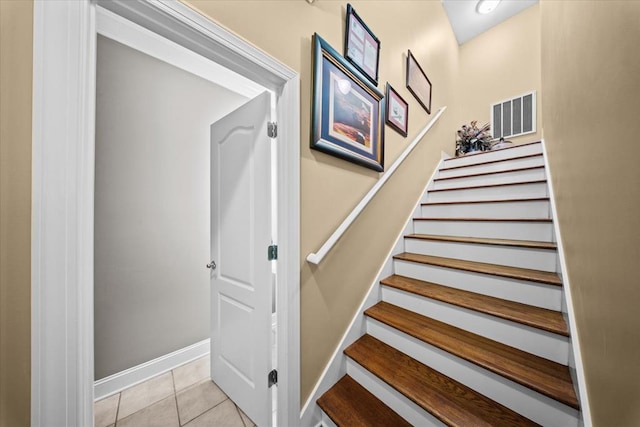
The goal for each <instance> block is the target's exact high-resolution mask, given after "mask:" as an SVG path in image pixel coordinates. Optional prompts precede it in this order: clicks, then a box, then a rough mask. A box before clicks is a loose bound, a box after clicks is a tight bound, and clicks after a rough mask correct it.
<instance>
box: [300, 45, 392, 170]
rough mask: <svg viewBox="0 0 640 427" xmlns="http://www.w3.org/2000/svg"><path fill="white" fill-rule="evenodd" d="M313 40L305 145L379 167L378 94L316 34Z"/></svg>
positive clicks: (380, 113)
mask: <svg viewBox="0 0 640 427" xmlns="http://www.w3.org/2000/svg"><path fill="white" fill-rule="evenodd" d="M313 44H314V48H313V107H312V123H311V148H313V149H316V150H319V151H323V152H325V153H328V154H331V155H334V156H337V157H340V158H343V159H345V160H348V161H350V162H354V163H357V164H359V165H362V166H365V167H368V168H370V169H373V170H376V171H378V172H382V171H383V170H384V117H385V115H384V111H385V104H384V96H383V94H382V93H380V91H378V89H377V88H376V87H375V86H373V85H372V84H371V83H370V82H369V81H368V80H367V79H366V78H365V77H364V76H363V75H362V74H360V72H359V71H357V70H356V69H355V68H354V67H353V66H352V65H351V64H350V63H348V62H347V61H346V60H345V59H344V58H342V57H341V56H340V55H339V54H338V52H336V51H335V49H333V48H332V47H331V46H330V45H329V44H328V43H327V42H326V41H324V39H322V37H320V36H319V35H317V34H314V36H313Z"/></svg>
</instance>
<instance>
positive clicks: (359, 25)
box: [344, 4, 380, 86]
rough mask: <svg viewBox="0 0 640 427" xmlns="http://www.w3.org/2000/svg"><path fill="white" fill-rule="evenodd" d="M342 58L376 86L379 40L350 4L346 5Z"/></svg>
mask: <svg viewBox="0 0 640 427" xmlns="http://www.w3.org/2000/svg"><path fill="white" fill-rule="evenodd" d="M344 57H345V58H347V59H348V60H349V61H350V62H351V63H352V64H353V65H354V66H355V67H356V68H357V69H358V71H360V72H361V73H362V74H364V75H365V76H366V77H367V78H368V79H369V80H370V81H371V82H372V83H373V84H374V85H376V86H378V64H379V60H380V40H378V38H377V37H376V36H374V35H373V33H372V32H371V30H370V29H369V27H367V25H366V24H365V23H364V21H362V19H361V18H360V17H359V16H358V14H357V13H356V11H355V9H354V8H353V7H351V5H350V4H347V28H346V31H345V37H344Z"/></svg>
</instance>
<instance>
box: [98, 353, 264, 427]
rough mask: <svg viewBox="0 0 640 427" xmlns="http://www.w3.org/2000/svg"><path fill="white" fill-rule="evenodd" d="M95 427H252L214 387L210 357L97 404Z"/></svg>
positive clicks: (188, 364)
mask: <svg viewBox="0 0 640 427" xmlns="http://www.w3.org/2000/svg"><path fill="white" fill-rule="evenodd" d="M94 413H95V415H94V416H95V427H132V426H134V427H147V426H149V427H151V426H153V427H181V426H187V427H202V426H207V427H215V426H224V427H253V426H254V425H255V424H254V423H253V422H252V421H251V420H250V419H249V418H248V417H247V416H246V415H245V414H244V413H243V412H242V411H241V410H240V408H238V407H237V406H236V405H235V403H233V402H232V401H231V399H229V398H228V397H227V396H226V395H225V394H224V393H223V392H222V390H220V389H219V388H218V386H216V385H215V383H213V382H212V381H211V379H210V376H209V356H205V357H202V358H200V359H197V360H194V361H193V362H191V363H187V364H186V365H182V366H179V367H177V368H175V369H174V370H172V371H171V372H167V373H165V374H162V375H158V376H157V377H154V378H151V379H150V380H147V381H145V382H143V383H141V384H138V385H135V386H133V387H131V388H128V389H126V390H123V391H121V392H120V393H117V394H114V395H112V396H109V397H106V398H104V399H102V400H99V401H97V402H96V403H95V404H94Z"/></svg>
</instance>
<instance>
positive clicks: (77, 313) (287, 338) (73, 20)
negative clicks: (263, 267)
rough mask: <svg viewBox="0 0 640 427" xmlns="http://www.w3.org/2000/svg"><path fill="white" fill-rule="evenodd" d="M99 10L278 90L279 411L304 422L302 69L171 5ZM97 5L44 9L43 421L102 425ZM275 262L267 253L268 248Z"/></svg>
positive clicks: (38, 299)
mask: <svg viewBox="0 0 640 427" xmlns="http://www.w3.org/2000/svg"><path fill="white" fill-rule="evenodd" d="M98 4H100V5H101V6H103V7H105V8H107V9H109V10H111V11H112V12H115V13H117V14H118V15H121V16H122V17H124V18H126V19H129V20H131V21H133V22H136V23H138V24H139V25H142V26H143V27H146V28H147V29H149V30H152V31H154V32H156V33H158V34H160V35H162V36H164V37H166V38H168V39H170V40H172V41H174V42H176V43H178V44H181V45H182V46H184V47H187V48H188V49H191V50H193V51H195V52H196V53H198V54H200V55H202V56H205V57H207V58H209V59H211V60H213V61H214V62H217V63H218V64H220V65H223V66H225V67H227V68H229V69H231V70H233V71H235V72H237V73H239V74H242V75H244V76H245V77H248V78H249V79H251V80H253V81H255V82H256V83H258V84H260V85H262V86H265V87H267V88H269V89H271V90H273V91H274V92H275V93H276V95H277V106H276V108H277V116H278V117H279V118H280V123H279V124H278V159H277V162H278V170H277V192H278V198H277V205H278V220H277V226H278V234H279V241H278V242H277V244H278V246H279V250H278V263H277V264H278V266H277V274H278V292H277V304H278V324H277V328H278V349H279V351H278V367H279V369H278V370H279V372H278V374H279V375H278V396H279V398H278V414H279V421H280V423H281V424H283V425H292V426H293V425H297V424H299V422H300V417H299V409H300V357H299V356H300V338H299V337H300V303H299V301H300V295H299V262H300V260H299V250H300V249H299V221H300V218H299V216H300V214H299V205H300V204H299V187H300V163H299V162H300V153H299V152H300V143H299V138H300V131H299V123H300V109H299V108H300V107H299V101H300V98H299V96H300V93H299V92H300V87H299V86H300V83H299V76H298V74H297V73H296V72H295V71H293V70H291V69H289V68H288V67H286V66H284V65H283V64H281V63H279V62H278V61H276V60H275V59H273V58H271V57H270V56H268V55H266V54H265V53H264V52H262V51H260V50H259V49H257V48H255V47H254V46H251V45H249V44H248V43H246V42H245V41H243V40H242V39H240V38H239V37H237V36H235V35H234V34H232V33H230V32H228V31H227V30H225V29H224V28H222V27H220V26H219V25H217V24H215V23H213V22H212V21H210V20H209V19H207V18H205V17H203V16H202V15H200V14H198V13H196V12H195V11H193V10H191V9H189V8H188V7H186V6H185V5H183V4H181V3H179V2H177V1H171V0H145V1H142V2H127V1H123V0H115V1H110V2H102V1H100V0H99V1H98ZM96 7H97V4H96V2H94V1H90V0H82V1H76V0H70V1H65V2H49V1H40V0H36V1H35V4H34V36H33V40H34V46H33V55H34V57H33V82H34V83H33V147H32V150H33V152H32V158H33V161H32V178H33V182H32V234H31V239H32V240H31V274H32V278H31V280H32V294H31V295H32V307H31V310H32V311H31V320H32V322H31V329H32V332H31V335H32V337H31V424H32V425H33V426H40V425H43V424H44V423H46V424H47V425H61V426H62V425H64V426H90V425H93V386H94V384H93V382H94V374H93V363H94V354H93V215H94V161H95V158H94V154H95V151H94V149H95V129H94V125H95V80H96V68H95V67H96V64H95V59H96ZM265 256H266V249H265Z"/></svg>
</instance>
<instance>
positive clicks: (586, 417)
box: [541, 139, 592, 427]
mask: <svg viewBox="0 0 640 427" xmlns="http://www.w3.org/2000/svg"><path fill="white" fill-rule="evenodd" d="M541 142H542V153H543V157H544V165H545V170H546V171H547V184H548V185H549V198H550V201H551V215H552V218H553V227H554V233H555V236H556V244H557V245H558V259H559V264H560V265H559V268H560V271H559V273H560V277H562V287H563V292H564V300H563V308H566V312H567V318H568V320H569V322H568V323H569V324H568V326H569V333H570V334H571V350H572V353H573V363H571V361H570V362H569V367H570V370H569V372H570V373H571V377H572V379H573V381H574V384H575V383H576V382H577V384H578V387H577V388H578V396H579V400H580V410H581V412H582V420H581V422H582V424H581V425H585V426H587V427H591V425H592V419H591V408H590V406H589V394H588V392H587V383H586V378H585V375H584V365H583V363H582V352H581V351H580V338H579V333H578V330H577V329H576V315H575V311H574V308H573V298H572V297H571V283H570V280H569V273H568V271H567V262H566V259H565V257H564V245H563V244H562V235H561V234H560V223H559V221H558V211H557V209H556V198H555V194H554V192H553V179H552V177H551V168H550V167H549V158H548V154H547V145H546V143H545V141H544V139H542V141H541ZM574 367H575V369H574Z"/></svg>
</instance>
